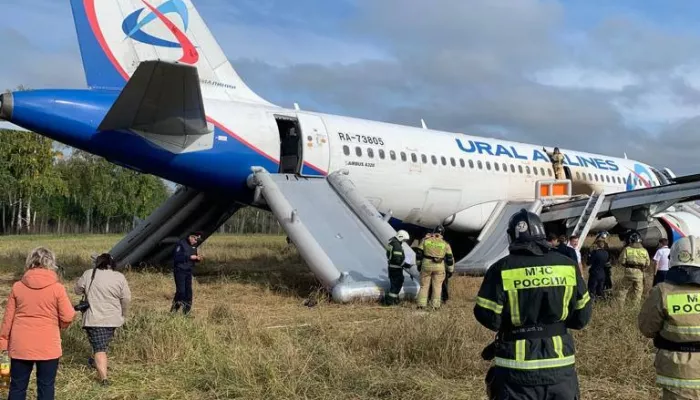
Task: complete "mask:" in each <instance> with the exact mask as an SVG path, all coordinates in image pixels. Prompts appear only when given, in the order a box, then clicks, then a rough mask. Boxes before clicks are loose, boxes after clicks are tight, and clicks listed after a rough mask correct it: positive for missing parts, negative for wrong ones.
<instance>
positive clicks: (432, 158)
mask: <svg viewBox="0 0 700 400" xmlns="http://www.w3.org/2000/svg"><path fill="white" fill-rule="evenodd" d="M430 161H432V162H433V165H437V157H435V156H430Z"/></svg>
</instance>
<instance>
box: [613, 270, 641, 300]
mask: <svg viewBox="0 0 700 400" xmlns="http://www.w3.org/2000/svg"><path fill="white" fill-rule="evenodd" d="M619 286H620V288H619V289H618V291H617V296H616V297H617V300H618V301H619V302H621V303H623V304H624V303H625V302H626V301H627V295H628V293H629V292H630V290H631V292H632V293H631V295H632V296H631V297H632V301H633V302H634V304H635V305H639V303H640V302H641V301H642V294H643V292H644V272H642V270H640V269H636V268H625V274H624V275H623V276H622V282H620V285H619Z"/></svg>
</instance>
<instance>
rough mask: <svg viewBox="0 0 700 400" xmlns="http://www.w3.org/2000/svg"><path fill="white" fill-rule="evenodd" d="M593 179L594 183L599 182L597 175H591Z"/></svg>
mask: <svg viewBox="0 0 700 400" xmlns="http://www.w3.org/2000/svg"><path fill="white" fill-rule="evenodd" d="M593 177H594V178H595V181H596V182H600V181H599V180H598V174H595V175H593Z"/></svg>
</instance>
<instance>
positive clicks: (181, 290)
mask: <svg viewBox="0 0 700 400" xmlns="http://www.w3.org/2000/svg"><path fill="white" fill-rule="evenodd" d="M201 239H202V234H201V233H199V232H193V233H190V234H189V236H187V238H185V239H182V240H180V241H179V242H177V245H176V246H175V257H174V260H173V275H174V277H175V297H173V305H172V306H171V307H170V312H177V311H179V310H180V307H182V312H183V314H185V315H187V314H189V312H190V310H191V309H192V270H194V264H195V263H196V262H199V261H202V260H203V259H204V258H203V257H202V256H200V255H199V254H198V252H197V247H198V246H199V243H200V242H201Z"/></svg>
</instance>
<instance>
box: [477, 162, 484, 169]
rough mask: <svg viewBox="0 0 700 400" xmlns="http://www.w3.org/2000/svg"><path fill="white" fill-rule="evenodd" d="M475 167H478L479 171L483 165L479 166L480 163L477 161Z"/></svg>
mask: <svg viewBox="0 0 700 400" xmlns="http://www.w3.org/2000/svg"><path fill="white" fill-rule="evenodd" d="M476 166H477V167H479V169H483V164H481V161H477V162H476Z"/></svg>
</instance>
